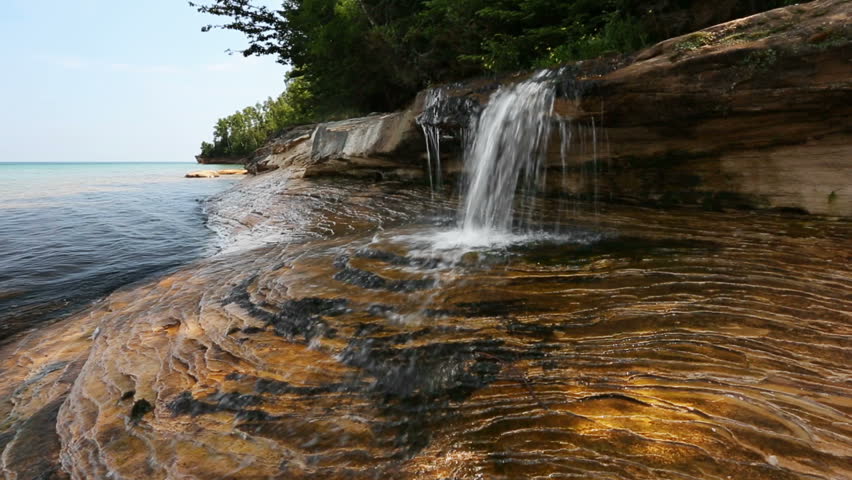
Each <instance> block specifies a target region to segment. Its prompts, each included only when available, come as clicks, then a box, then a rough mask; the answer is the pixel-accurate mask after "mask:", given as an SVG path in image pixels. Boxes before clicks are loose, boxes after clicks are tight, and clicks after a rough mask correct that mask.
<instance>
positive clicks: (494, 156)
mask: <svg viewBox="0 0 852 480" xmlns="http://www.w3.org/2000/svg"><path fill="white" fill-rule="evenodd" d="M583 88H584V87H583V85H582V84H580V83H579V82H578V81H577V79H576V77H575V76H574V74H573V72H572V71H570V70H566V69H561V70H542V71H540V72H538V73H537V74H535V75H534V76H532V77H531V78H530V79H528V80H526V81H523V82H520V83H517V84H512V85H504V86H501V87H500V88H498V89H497V90H496V91H495V92H494V93H493V94H492V95H491V97H490V99H489V101H488V103H487V105H485V106H484V108H483V107H481V106H479V104H478V102H477V101H475V100H472V99H471V98H470V97H467V96H465V95H451V94H449V92H448V91H447V90H446V89H432V90H429V91H427V92H426V95H425V98H424V111H423V113H422V114H421V115H420V116H418V119H417V121H418V123H419V124H420V125H421V127H422V128H423V134H424V137H425V140H426V154H427V155H426V160H427V169H428V175H429V184H430V186H431V187H432V191H433V194H434V192H435V191H438V190H441V188H442V185H441V179H442V177H443V172H442V171H441V167H442V166H441V140H442V135H443V136H444V138H449V137H453V138H455V139H456V141H458V142H460V143H461V146H462V147H463V152H464V154H463V162H464V169H463V171H464V174H463V175H462V178H461V183H460V187H459V194H460V199H461V200H460V202H459V207H458V212H457V228H456V229H454V230H453V231H449V232H444V233H442V234H439V235H438V237H439V241H438V243H437V244H438V245H441V246H446V247H448V248H452V247H454V246H465V247H484V246H495V245H500V244H506V243H515V242H523V241H527V240H529V239H533V238H544V237H546V236H550V237H552V236H553V235H557V236H558V235H561V234H563V233H570V226H564V225H563V221H562V220H563V215H564V213H565V212H570V211H571V210H572V209H571V205H566V201H567V200H568V199H570V201H572V202H573V213H574V215H577V214H578V211H577V209H578V202H581V201H583V200H584V199H589V200H591V205H592V207H593V211H594V212H595V213H596V212H597V199H598V197H599V195H600V186H599V178H598V176H599V173H600V164H599V156H600V154H601V153H602V152H601V151H600V150H599V142H600V141H601V138H599V135H598V130H599V128H600V127H601V125H600V123H599V122H598V121H597V120H596V119H595V116H594V115H592V116H589V118H583V116H581V117H580V118H573V117H571V116H560V115H556V114H554V112H553V108H554V104H555V101H556V97H557V95H559V96H563V97H565V98H567V99H570V101H573V102H579V100H580V98H581V97H582V95H583ZM551 131H553V132H554V133H555V134H558V135H559V137H561V138H560V143H561V145H560V147H559V152H558V154H559V158H560V160H561V167H562V168H561V171H560V169H559V168H558V166H557V165H551V167H556V168H553V169H551V172H552V173H556V174H557V175H561V178H559V179H553V180H554V181H552V182H550V183H549V184H548V183H547V182H546V180H547V173H548V166H547V154H548V147H549V145H550V141H551ZM604 152H605V151H604ZM548 185H550V186H553V185H556V186H557V189H558V191H559V192H560V193H561V195H560V197H561V198H560V200H559V204H558V205H553V203H550V204H549V205H550V206H548V207H543V206H544V205H545V204H546V203H544V202H547V201H548V200H542V198H541V196H540V195H537V194H538V193H540V192H541V191H542V190H544V188H545V187H546V186H548ZM554 207H555V210H556V211H554ZM563 227H565V228H567V229H568V230H567V231H565V232H563ZM545 232H547V233H545Z"/></svg>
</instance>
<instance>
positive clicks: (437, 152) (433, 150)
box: [420, 88, 447, 194]
mask: <svg viewBox="0 0 852 480" xmlns="http://www.w3.org/2000/svg"><path fill="white" fill-rule="evenodd" d="M446 97H447V95H446V92H445V91H444V90H443V89H441V88H433V89H431V90H429V91H427V92H426V98H425V99H424V103H423V111H424V112H427V111H430V109H435V108H437V107H438V106H439V105H440V104H441V102H443V101H444V100H445V99H446ZM420 126H421V128H423V136H424V137H425V138H426V164H427V169H428V170H427V172H428V175H429V187H430V188H431V190H432V193H433V194H434V192H435V191H440V190H441V189H442V187H443V185H442V181H443V173H442V172H441V129H440V128H439V127H437V126H435V125H432V124H430V123H428V122H421V123H420Z"/></svg>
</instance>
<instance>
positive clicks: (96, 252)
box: [0, 163, 239, 341]
mask: <svg viewBox="0 0 852 480" xmlns="http://www.w3.org/2000/svg"><path fill="white" fill-rule="evenodd" d="M198 168H199V166H197V165H194V164H191V163H109V164H107V163H0V341H2V340H3V339H5V338H7V337H8V336H10V335H12V334H14V333H15V332H17V331H20V330H22V329H26V328H28V327H30V326H35V325H38V324H39V323H40V322H43V321H46V320H50V319H53V318H57V317H59V316H61V315H63V314H66V313H68V312H71V311H73V310H75V309H78V308H80V307H82V306H85V305H86V304H88V303H89V302H91V301H92V300H94V299H97V298H99V297H101V296H103V295H105V294H107V293H109V292H110V291H112V290H114V289H116V288H118V287H120V286H122V285H125V284H128V283H130V282H134V281H136V280H140V279H142V278H145V277H148V276H150V275H152V274H154V273H157V272H162V271H165V270H168V269H172V268H174V267H177V266H179V265H182V264H185V263H187V262H189V261H191V260H193V259H196V258H199V257H201V256H204V255H206V254H209V253H212V252H213V250H214V249H215V247H214V245H215V244H216V242H215V238H214V237H215V235H214V234H213V232H212V231H210V230H209V229H207V228H206V224H205V215H204V211H203V200H204V199H205V198H207V197H208V196H210V195H212V194H215V193H217V192H220V191H222V190H224V189H226V188H228V187H229V186H231V185H232V184H233V183H234V182H235V181H237V180H238V178H239V177H236V178H235V177H220V178H216V179H187V178H184V174H185V173H187V172H189V171H191V170H196V169H198ZM203 168H205V169H216V168H224V166H217V165H210V166H204V167H203ZM232 168H233V167H232Z"/></svg>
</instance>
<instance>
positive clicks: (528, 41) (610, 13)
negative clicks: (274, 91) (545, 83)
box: [190, 0, 794, 157]
mask: <svg viewBox="0 0 852 480" xmlns="http://www.w3.org/2000/svg"><path fill="white" fill-rule="evenodd" d="M280 2H281V4H280V7H276V8H274V9H273V8H269V7H266V6H261V5H256V4H254V3H252V2H251V1H250V0H209V1H207V2H205V3H204V4H199V5H196V4H194V3H192V2H190V5H193V6H195V7H196V8H198V10H199V11H201V12H205V13H209V14H212V15H216V16H220V17H223V18H225V19H226V20H225V23H223V24H221V25H215V26H213V25H211V26H207V27H204V30H210V29H212V28H223V29H228V30H235V31H239V32H242V33H244V34H245V35H246V36H247V38H248V40H249V47H248V48H247V49H246V50H244V51H243V52H242V53H243V55H246V56H248V55H274V56H276V57H277V58H278V61H279V62H280V63H282V64H286V65H289V66H291V67H292V70H291V71H290V74H289V81H288V88H287V90H286V91H285V93H283V94H282V95H281V96H279V97H278V98H277V99H269V100H267V101H266V102H264V103H261V104H258V105H256V106H254V107H247V108H246V109H244V110H243V111H241V112H236V113H235V114H233V115H231V116H229V117H226V118H223V119H220V120H219V121H218V122H217V123H216V127H215V131H214V142H213V143H212V144H211V143H207V142H205V143H204V144H203V145H202V154H203V155H204V156H208V157H213V156H232V157H239V156H244V155H246V154H249V153H251V152H252V151H254V150H255V149H256V148H258V147H259V146H260V145H262V144H263V143H264V142H265V141H266V140H267V139H268V138H269V137H270V136H271V135H274V134H275V133H276V132H278V131H280V130H281V129H282V128H285V127H287V126H289V125H295V124H300V123H309V122H312V121H317V120H325V119H329V118H334V117H340V116H342V114H344V113H348V114H359V113H366V112H371V111H390V110H394V109H397V108H400V107H402V106H404V105H405V104H406V103H407V102H409V101H410V100H411V99H412V98H413V96H414V95H415V94H416V92H417V91H418V90H420V89H422V88H424V87H427V86H428V85H430V84H436V83H443V82H448V81H453V80H459V79H462V78H466V77H472V76H478V75H483V74H491V73H500V72H508V71H514V70H524V69H529V68H535V67H545V66H551V65H557V64H561V63H566V62H570V61H575V60H581V59H586V58H593V57H597V56H601V55H606V54H609V53H620V52H630V51H635V50H637V49H639V48H641V47H643V46H644V45H646V44H648V43H649V42H653V41H658V40H662V39H663V38H665V37H668V36H672V35H677V34H681V33H686V32H688V31H690V30H691V29H696V28H701V27H703V26H705V25H696V20H695V19H694V18H691V17H690V15H691V14H692V12H693V9H695V8H699V7H700V5H701V4H702V3H705V2H704V1H703V0H638V1H637V0H280ZM791 3H794V2H791V1H790V0H751V1H749V2H736V1H730V0H718V6H715V7H714V9H716V10H717V11H718V15H717V16H716V17H714V18H713V19H712V21H724V20H727V19H729V18H734V17H736V16H739V15H745V14H749V13H754V12H756V11H760V10H766V9H769V8H774V7H778V6H783V5H787V4H791ZM684 18H686V19H687V20H686V21H684V20H683V19H684Z"/></svg>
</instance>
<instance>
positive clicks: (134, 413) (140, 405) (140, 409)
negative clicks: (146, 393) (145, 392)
mask: <svg viewBox="0 0 852 480" xmlns="http://www.w3.org/2000/svg"><path fill="white" fill-rule="evenodd" d="M153 410H154V406H153V405H151V402H149V401H148V400H145V399H144V398H142V399H139V400H136V401H135V402H134V403H133V408H131V409H130V422H131V423H139V422H140V421H141V420H142V417H144V416H145V415H147V414H149V413H151V412H152V411H153Z"/></svg>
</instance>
